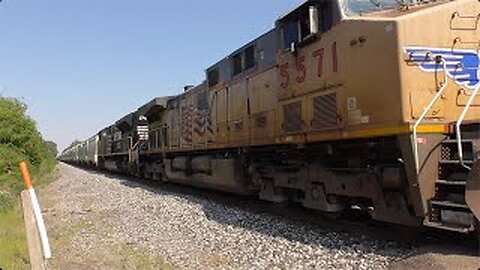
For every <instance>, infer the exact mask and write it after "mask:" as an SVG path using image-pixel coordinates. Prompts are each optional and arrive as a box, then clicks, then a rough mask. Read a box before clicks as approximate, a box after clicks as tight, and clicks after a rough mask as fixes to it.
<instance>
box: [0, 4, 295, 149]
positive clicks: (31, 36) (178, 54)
mask: <svg viewBox="0 0 480 270" xmlns="http://www.w3.org/2000/svg"><path fill="white" fill-rule="evenodd" d="M300 2H301V0H261V1H258V0H242V1H221V0H202V1H198V0H189V1H160V0H137V1H126V0H83V1H65V0H63V1H61V0H56V1H55V0H42V1H38V0H4V1H3V2H2V3H0V40H1V42H0V95H1V96H11V97H17V98H20V99H21V100H23V101H24V102H25V103H27V104H28V106H29V114H30V115H31V116H32V117H33V118H34V119H35V120H36V121H37V124H38V126H39V129H40V131H41V132H42V134H43V135H44V137H45V138H46V139H49V140H54V141H55V142H57V143H58V144H59V148H60V149H63V148H64V147H65V146H66V145H68V144H69V143H70V142H71V141H73V140H74V139H85V138H87V137H89V136H91V135H92V134H94V133H95V132H96V131H98V130H99V129H101V128H103V127H105V126H107V125H109V124H110V123H112V122H114V121H115V120H116V119H118V118H120V117H122V116H123V115H125V114H127V113H128V112H130V111H133V110H135V109H136V108H138V107H139V106H141V105H142V104H144V103H146V102H148V101H149V100H151V99H152V98H154V97H156V96H164V95H172V94H177V93H179V92H180V91H181V89H182V87H183V86H184V85H187V84H197V83H199V82H201V81H202V80H203V78H204V69H205V68H207V67H208V66H210V65H211V64H213V63H215V62H216V61H217V60H220V59H221V58H223V57H224V56H226V55H228V54H229V53H230V52H231V51H233V50H235V49H236V48H238V47H240V46H241V45H242V44H244V43H246V42H248V41H250V40H252V39H253V38H255V37H257V36H258V35H260V34H262V33H264V32H265V31H267V30H269V29H271V28H272V27H273V25H274V21H275V19H277V18H278V17H279V16H280V15H282V14H284V13H285V12H287V11H288V10H290V8H292V7H294V6H296V5H297V4H298V3H300Z"/></svg>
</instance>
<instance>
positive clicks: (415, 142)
mask: <svg viewBox="0 0 480 270" xmlns="http://www.w3.org/2000/svg"><path fill="white" fill-rule="evenodd" d="M436 61H437V63H442V66H443V74H444V76H445V79H444V83H443V85H442V87H441V88H440V89H439V90H438V92H437V94H436V95H435V96H434V97H433V99H432V101H430V103H429V104H428V106H427V107H426V108H425V109H424V111H423V113H422V115H421V116H420V117H419V118H418V119H417V121H416V122H415V125H414V126H413V149H414V156H415V168H416V170H417V174H419V173H420V158H419V154H418V127H419V126H420V124H421V123H422V122H423V120H424V119H425V117H427V115H428V112H429V111H430V110H431V109H432V107H433V105H435V103H436V102H437V100H438V99H439V98H440V97H441V96H442V94H443V92H444V91H445V89H447V85H448V71H447V62H446V61H445V60H444V59H443V58H440V57H438V58H437V59H436Z"/></svg>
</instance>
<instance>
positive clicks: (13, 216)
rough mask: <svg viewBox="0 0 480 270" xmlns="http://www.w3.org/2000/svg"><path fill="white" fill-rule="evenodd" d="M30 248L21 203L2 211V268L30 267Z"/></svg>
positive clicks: (0, 214) (0, 216)
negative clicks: (26, 237)
mask: <svg viewBox="0 0 480 270" xmlns="http://www.w3.org/2000/svg"><path fill="white" fill-rule="evenodd" d="M28 261H29V258H28V248H27V243H26V239H25V228H24V223H23V218H22V213H21V210H20V205H18V206H16V207H14V208H13V209H11V210H8V211H5V212H2V213H0V268H3V269H28V268H29V264H28Z"/></svg>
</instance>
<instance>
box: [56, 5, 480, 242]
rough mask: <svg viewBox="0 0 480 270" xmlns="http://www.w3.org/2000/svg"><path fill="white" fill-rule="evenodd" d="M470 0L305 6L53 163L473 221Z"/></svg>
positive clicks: (478, 179)
mask: <svg viewBox="0 0 480 270" xmlns="http://www.w3.org/2000/svg"><path fill="white" fill-rule="evenodd" d="M479 21H480V2H479V1H477V0H455V1H451V0H437V1H421V0H407V1H397V0H307V1H305V2H304V3H302V4H300V5H299V6H297V7H296V8H295V9H293V10H291V11H290V12H288V13H287V14H286V15H284V16H282V17H281V18H279V19H278V20H277V21H276V23H275V26H274V28H273V29H271V30H270V31H268V32H266V33H265V34H263V35H261V36H259V37H258V38H256V39H255V40H253V41H251V42H249V43H248V44H246V45H244V46H242V47H241V48H239V49H238V50H236V51H234V52H233V53H231V54H230V55H228V56H227V57H225V58H224V59H222V60H220V61H219V62H217V63H215V64H214V65H212V66H211V67H208V68H207V69H206V72H205V77H206V78H205V80H204V82H202V83H201V84H199V85H196V86H188V87H185V89H184V92H183V93H182V94H179V95H177V96H169V97H159V98H155V99H153V100H152V101H151V102H149V103H147V104H145V105H144V106H142V107H140V108H138V109H137V110H136V111H134V112H132V113H130V114H128V115H127V116H125V117H124V118H122V119H120V120H118V121H116V122H115V123H114V124H112V125H111V126H108V127H106V128H105V129H103V130H101V131H99V132H98V133H97V134H95V135H94V136H92V137H91V138H90V139H88V140H86V141H84V142H81V143H79V144H77V145H74V146H72V147H70V148H68V149H66V150H65V151H64V152H63V153H62V155H61V156H60V160H62V161H64V162H69V163H73V164H78V165H86V166H94V167H96V168H98V169H103V170H109V171H113V172H121V173H128V174H133V175H137V176H140V177H143V178H146V179H151V180H153V181H165V182H174V183H180V184H185V185H191V186H198V187H202V188H208V189H215V190H220V191H224V192H231V193H235V194H245V195H252V194H253V195H257V196H258V197H259V198H260V199H262V200H267V201H271V202H276V203H281V202H293V203H297V204H300V205H303V206H304V207H306V208H310V209H315V210H319V211H322V212H327V213H342V212H343V211H346V210H347V209H350V208H355V209H360V210H362V211H365V212H366V213H368V214H370V216H371V217H372V218H373V219H374V220H379V221H383V222H390V223H395V224H402V225H408V226H426V227H433V228H436V229H439V230H447V231H453V232H458V233H464V234H469V233H474V232H478V231H479V227H478V218H480V97H478V92H479V89H480V81H479V66H480V60H479V59H480V58H479V49H480V30H479Z"/></svg>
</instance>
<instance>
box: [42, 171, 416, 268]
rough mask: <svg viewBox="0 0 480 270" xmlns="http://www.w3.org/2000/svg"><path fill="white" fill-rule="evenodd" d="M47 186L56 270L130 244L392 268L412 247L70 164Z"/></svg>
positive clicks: (221, 263) (184, 261)
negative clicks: (56, 179)
mask: <svg viewBox="0 0 480 270" xmlns="http://www.w3.org/2000/svg"><path fill="white" fill-rule="evenodd" d="M178 189H179V190H181V187H179V188H178ZM202 192H203V191H201V190H198V193H199V194H201V193H202ZM41 193H42V198H43V201H44V202H45V207H44V210H45V215H46V219H47V227H49V231H52V235H51V238H53V240H52V241H53V250H54V257H55V258H54V259H53V261H52V267H53V268H54V269H55V268H57V269H61V268H63V267H67V266H68V267H70V270H71V269H75V267H73V268H72V266H77V267H78V268H79V269H80V268H83V267H89V268H90V269H105V268H117V267H118V265H117V264H116V263H118V261H119V260H121V259H122V255H121V254H122V253H119V250H122V249H123V247H128V248H129V249H131V250H134V251H135V250H136V251H142V252H144V253H145V254H148V255H147V256H151V258H156V259H159V258H161V260H162V263H164V265H168V267H171V268H175V269H384V268H388V267H389V266H390V265H391V264H392V263H393V262H395V261H398V260H399V259H401V258H404V257H405V256H406V255H407V254H408V253H409V252H410V250H409V247H408V246H406V245H403V244H398V243H397V242H393V241H386V240H375V239H374V238H371V237H368V236H365V235H363V234H362V233H361V232H359V233H352V232H342V231H341V230H338V231H336V230H332V229H331V228H328V229H327V228H322V227H321V226H319V225H312V224H309V223H305V222H299V221H295V220H292V219H289V218H285V217H281V216H277V215H274V214H271V213H262V212H255V211H248V210H246V209H244V208H242V207H236V206H233V205H231V204H222V203H220V202H218V201H215V200H211V199H209V198H208V196H202V195H195V194H192V193H191V192H190V193H188V192H187V193H182V192H180V191H172V190H171V188H170V189H168V188H165V189H163V188H162V186H155V187H151V186H147V185H144V184H139V183H135V182H131V181H128V180H127V179H126V178H124V177H121V176H115V175H108V174H103V173H99V172H91V171H85V170H82V169H78V168H75V167H72V166H69V165H65V164H60V165H59V180H58V181H57V182H55V183H53V184H51V185H50V186H49V187H48V188H46V189H45V190H42V191H41ZM47 194H48V195H47ZM119 246H122V247H119ZM65 249H66V250H68V252H61V254H59V253H58V251H59V250H65ZM56 251H57V253H56ZM119 254H120V255H119ZM86 258H88V260H87V259H86ZM108 260H111V262H108ZM153 260H155V259H153ZM159 260H160V259H159ZM143 261H145V260H143ZM144 266H145V267H142V266H138V268H147V265H144ZM134 268H135V267H134ZM152 268H155V267H152Z"/></svg>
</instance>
